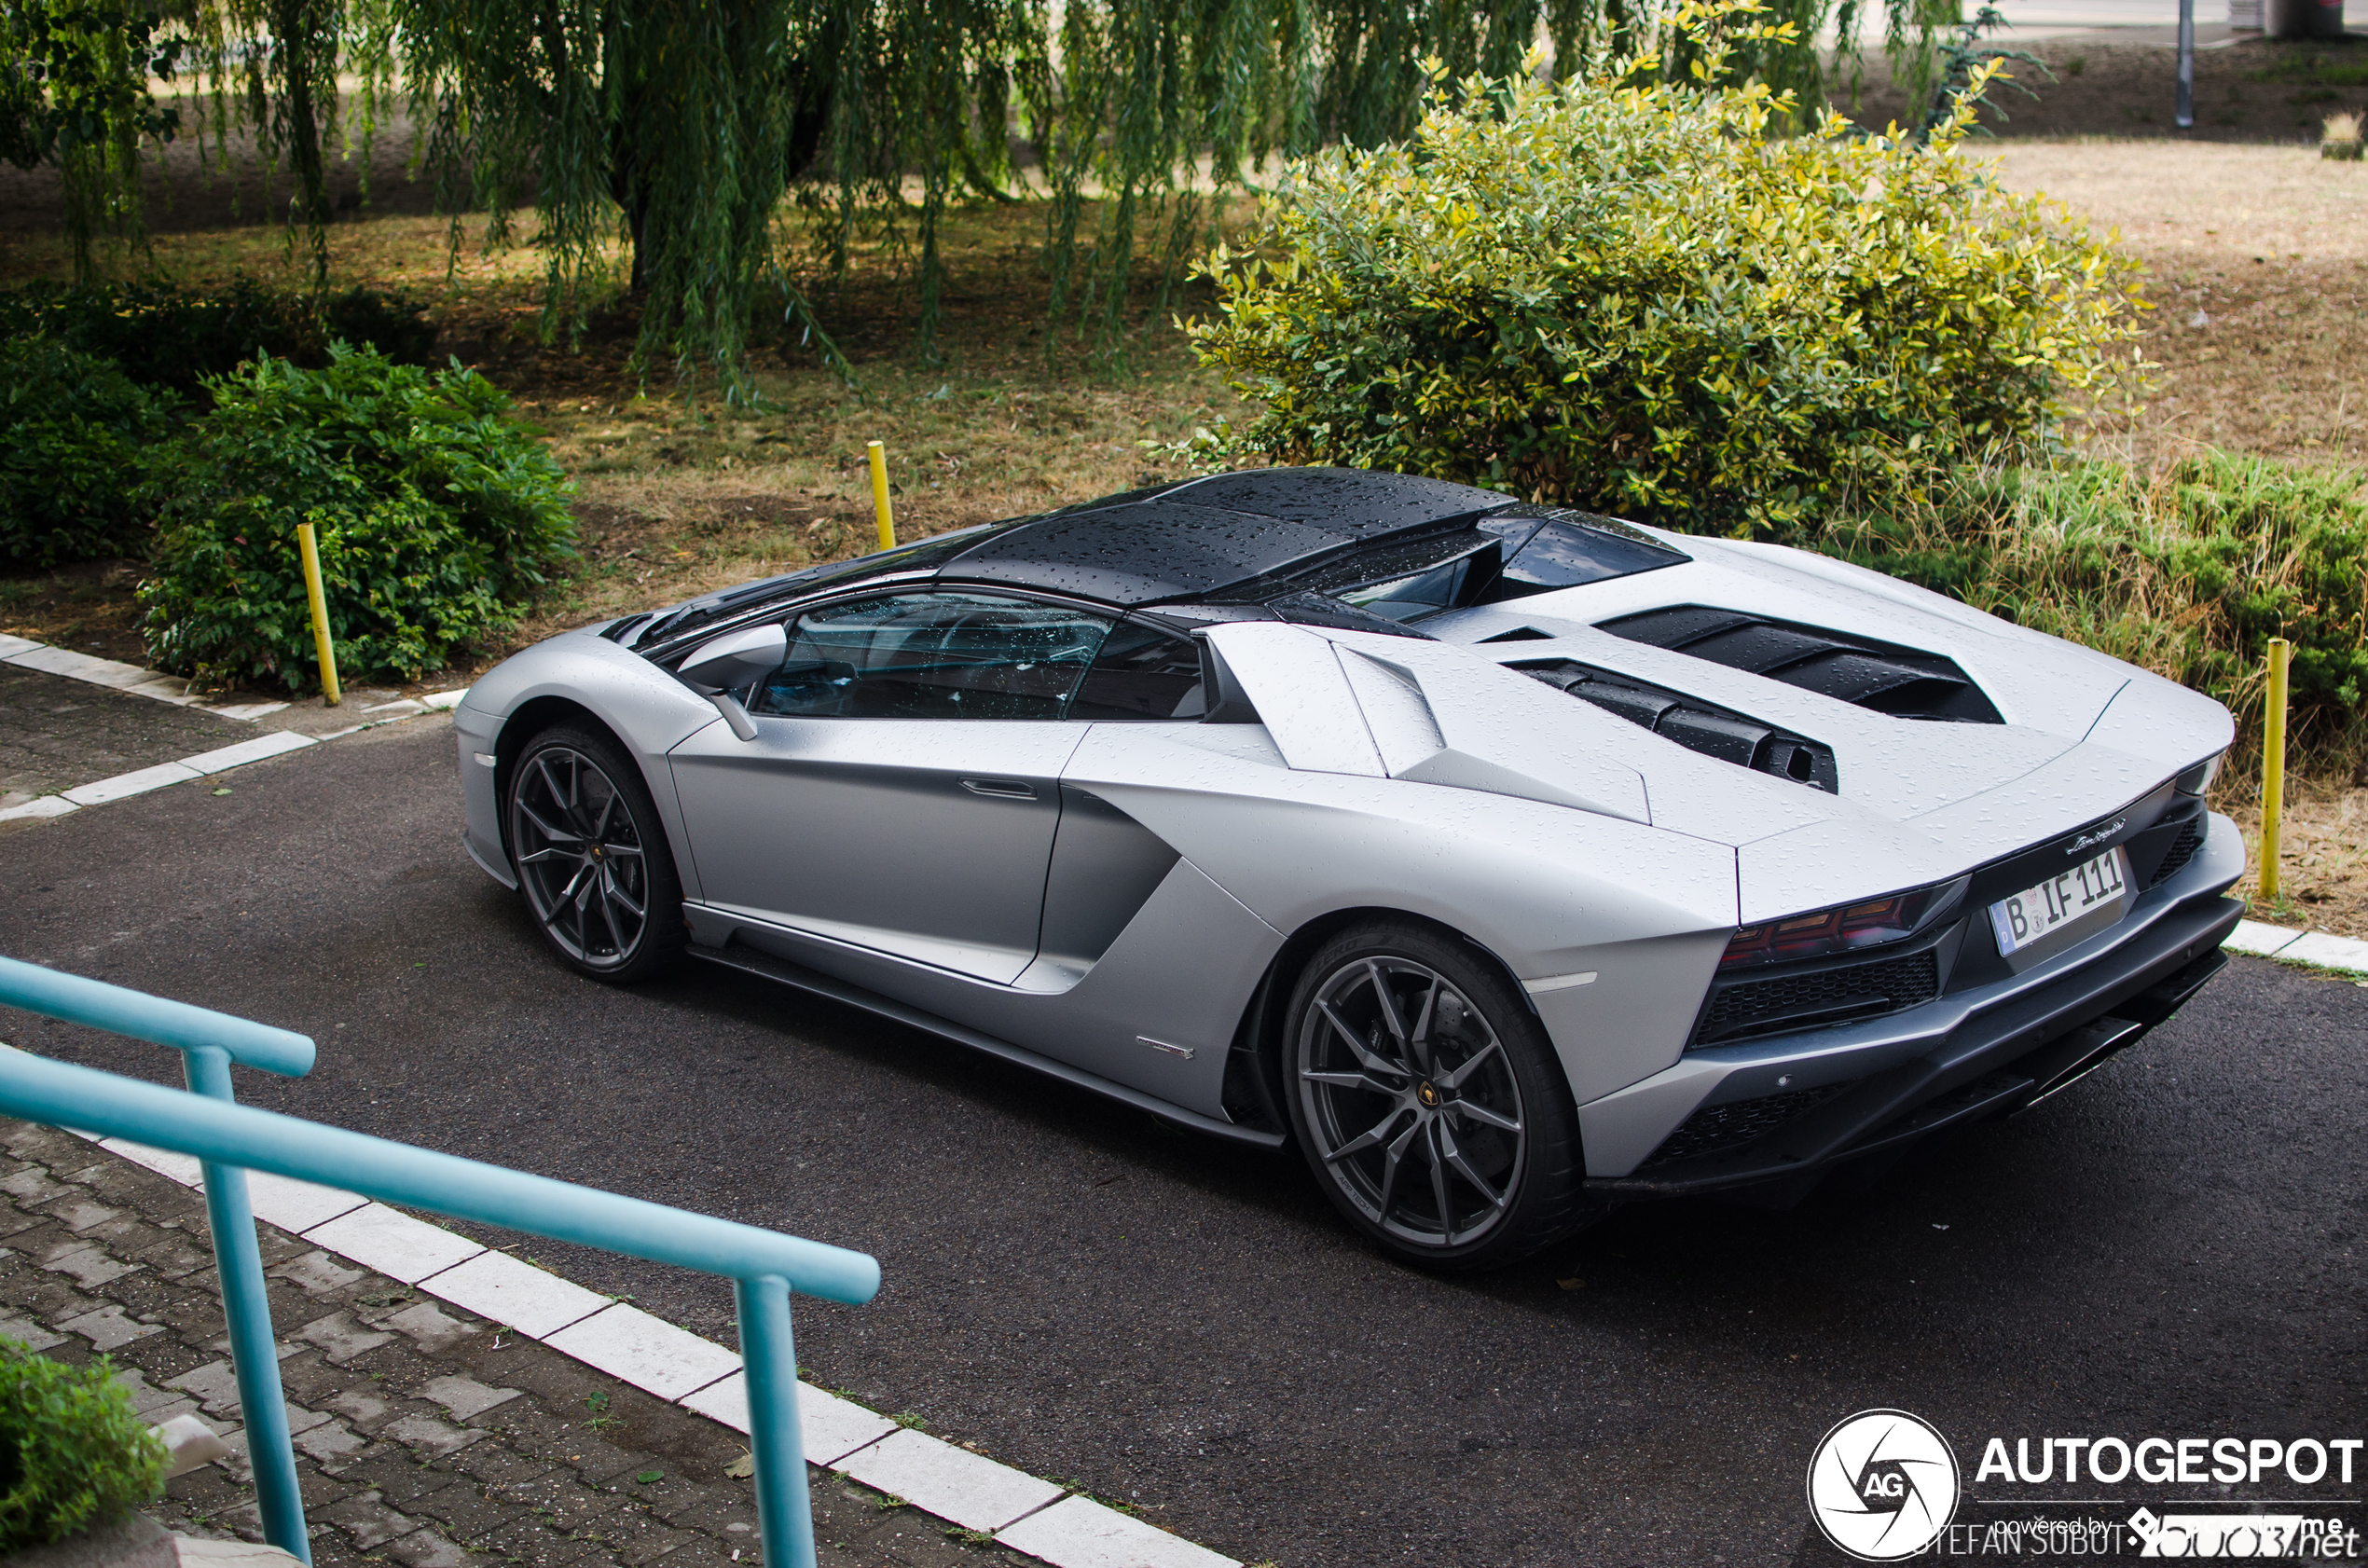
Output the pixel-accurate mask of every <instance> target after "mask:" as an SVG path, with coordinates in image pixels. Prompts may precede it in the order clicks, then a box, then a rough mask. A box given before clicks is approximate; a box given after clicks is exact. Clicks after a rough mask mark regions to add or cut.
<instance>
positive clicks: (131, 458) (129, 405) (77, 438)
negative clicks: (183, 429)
mask: <svg viewBox="0 0 2368 1568" xmlns="http://www.w3.org/2000/svg"><path fill="white" fill-rule="evenodd" d="M175 402H176V400H175V399H173V398H172V396H171V395H170V394H166V395H158V394H157V393H155V392H150V391H149V390H148V389H146V388H145V387H142V386H140V385H139V384H138V383H136V382H134V381H133V380H132V379H131V378H130V377H128V376H126V375H124V373H123V372H122V371H121V370H120V369H119V368H117V365H116V364H115V362H114V361H112V360H106V359H101V358H98V357H97V356H95V355H91V354H86V353H82V352H79V351H76V350H74V349H71V348H68V347H67V346H66V345H65V344H63V343H61V342H59V341H58V340H57V339H55V338H53V337H47V336H36V337H0V564H5V566H6V568H7V569H9V570H14V571H24V570H26V569H28V568H49V567H56V566H60V565H62V564H65V563H67V562H71V561H87V560H98V559H104V558H107V557H117V556H127V555H135V554H138V553H140V552H141V551H142V550H143V549H144V548H145V543H146V539H145V535H146V531H147V527H148V522H149V519H150V518H151V516H153V515H154V512H155V500H154V493H153V485H152V479H153V477H154V475H155V474H156V472H157V469H156V461H155V453H156V449H157V447H158V446H159V445H160V444H161V443H163V442H164V441H166V440H167V439H168V438H169V436H170V435H171V433H172V427H173V410H174V404H175Z"/></svg>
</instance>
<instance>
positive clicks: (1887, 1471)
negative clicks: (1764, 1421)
mask: <svg viewBox="0 0 2368 1568" xmlns="http://www.w3.org/2000/svg"><path fill="white" fill-rule="evenodd" d="M1958 1485H1959V1482H1958V1475H1957V1456H1956V1455H1955V1454H1954V1453H1952V1452H1950V1451H1949V1448H1948V1439H1947V1438H1946V1437H1942V1436H1941V1435H1940V1434H1939V1433H1938V1432H1936V1431H1934V1429H1933V1427H1932V1425H1931V1424H1929V1423H1927V1422H1925V1421H1922V1420H1921V1419H1920V1418H1918V1417H1916V1416H1912V1415H1909V1414H1908V1413H1907V1411H1906V1410H1861V1411H1859V1412H1858V1413H1857V1414H1856V1415H1854V1416H1852V1417H1851V1418H1849V1419H1848V1420H1847V1421H1844V1422H1842V1423H1841V1424H1839V1425H1838V1426H1836V1427H1835V1428H1834V1429H1833V1430H1832V1431H1830V1432H1828V1433H1826V1434H1825V1437H1824V1441H1823V1442H1821V1443H1819V1444H1818V1445H1817V1452H1816V1454H1815V1455H1814V1456H1813V1457H1811V1458H1810V1462H1809V1511H1810V1517H1812V1518H1813V1519H1815V1520H1817V1528H1818V1529H1820V1530H1822V1531H1824V1533H1825V1539H1827V1540H1829V1541H1831V1542H1833V1543H1834V1545H1836V1546H1837V1547H1840V1548H1841V1549H1842V1550H1844V1551H1846V1552H1848V1553H1849V1554H1850V1555H1851V1556H1852V1557H1854V1558H1857V1559H1858V1560H1859V1561H1862V1562H1896V1561H1900V1560H1901V1559H1902V1558H1907V1557H1913V1556H1915V1555H1916V1554H1917V1553H1919V1552H1921V1551H1922V1550H1923V1549H1924V1548H1925V1547H1928V1546H1930V1545H1932V1543H1933V1542H1934V1540H1936V1539H1937V1538H1938V1537H1939V1535H1940V1533H1941V1532H1942V1531H1944V1530H1946V1529H1948V1520H1949V1519H1950V1517H1951V1516H1952V1515H1954V1514H1955V1513H1956V1512H1957V1493H1958Z"/></svg>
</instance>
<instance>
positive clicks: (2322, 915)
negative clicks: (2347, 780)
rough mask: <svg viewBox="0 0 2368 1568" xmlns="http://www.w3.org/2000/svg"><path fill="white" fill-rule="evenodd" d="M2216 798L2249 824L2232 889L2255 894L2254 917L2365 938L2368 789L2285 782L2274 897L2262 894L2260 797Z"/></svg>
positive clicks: (2367, 915)
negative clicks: (2262, 898) (2268, 899)
mask: <svg viewBox="0 0 2368 1568" xmlns="http://www.w3.org/2000/svg"><path fill="white" fill-rule="evenodd" d="M2252 793H2253V794H2255V795H2257V794H2258V791H2252ZM2214 804H2215V805H2218V806H2219V808H2220V809H2221V810H2223V811H2225V812H2227V813H2228V814H2229V815H2230V816H2232V817H2234V818H2236V819H2237V826H2238V827H2240V828H2242V829H2243V830H2244V832H2245V876H2244V880H2243V881H2241V882H2239V883H2237V886H2236V887H2234V888H2232V889H2230V890H2231V891H2232V892H2234V893H2235V894H2236V895H2237V897H2238V898H2242V899H2249V900H2254V901H2255V904H2254V909H2253V917H2254V918H2255V919H2259V920H2268V921H2272V922H2275V923H2276V924H2279V925H2281V926H2307V927H2309V928H2311V929H2313V930H2320V931H2333V932H2334V934H2335V935H2337V936H2345V937H2355V938H2359V939H2361V940H2362V941H2368V789H2362V788H2360V787H2359V786H2357V785H2343V784H2337V783H2334V782H2333V781H2330V780H2326V779H2317V780H2312V779H2304V778H2296V779H2292V780H2290V781H2289V782H2288V784H2287V799H2286V808H2285V827H2284V829H2283V831H2281V832H2279V841H2280V844H2281V846H2282V848H2281V851H2280V853H2279V857H2278V873H2279V881H2280V882H2281V883H2282V884H2283V888H2282V893H2283V896H2282V897H2281V898H2279V900H2278V901H2276V902H2274V903H2261V902H2259V901H2258V900H2259V895H2260V891H2261V803H2260V801H2259V800H2258V799H2257V798H2256V799H2249V800H2244V801H2229V802H2218V801H2216V802H2215V803H2214Z"/></svg>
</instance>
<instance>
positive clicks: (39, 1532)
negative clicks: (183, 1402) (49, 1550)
mask: <svg viewBox="0 0 2368 1568" xmlns="http://www.w3.org/2000/svg"><path fill="white" fill-rule="evenodd" d="M168 1463H169V1459H168V1456H167V1454H166V1452H165V1447H164V1444H163V1443H162V1442H160V1441H159V1440H158V1438H157V1437H156V1435H155V1433H153V1432H152V1431H150V1430H149V1428H148V1425H147V1424H146V1423H145V1422H144V1421H142V1420H141V1419H140V1418H139V1416H138V1415H137V1414H136V1413H135V1412H134V1411H133V1410H132V1409H131V1396H130V1395H129V1394H127V1393H125V1392H124V1389H123V1385H122V1384H120V1383H118V1382H116V1381H115V1367H114V1365H113V1363H111V1362H109V1361H108V1359H107V1358H106V1357H105V1356H103V1355H102V1356H100V1357H99V1358H98V1359H97V1360H96V1361H94V1362H92V1363H90V1364H89V1366H85V1367H69V1366H67V1365H65V1364H64V1363H62V1362H58V1361H51V1360H49V1359H48V1357H46V1356H40V1355H34V1354H33V1353H32V1352H31V1351H28V1350H26V1349H25V1348H24V1347H23V1346H22V1345H21V1344H19V1343H17V1342H16V1341H13V1340H5V1339H0V1557H7V1556H10V1555H13V1554H14V1553H17V1552H20V1551H23V1550H26V1549H27V1548H29V1547H41V1546H48V1545H49V1544H50V1543H52V1542H55V1541H62V1540H64V1539H65V1538H66V1537H68V1536H70V1535H75V1534H80V1533H81V1532H83V1531H85V1530H88V1529H90V1528H91V1527H93V1526H96V1525H103V1524H107V1523H111V1522H113V1521H114V1520H117V1519H119V1518H121V1517H122V1516H123V1515H125V1514H127V1513H129V1512H131V1510H132V1509H133V1508H136V1507H138V1506H140V1505H141V1504H143V1503H145V1502H147V1501H149V1500H150V1499H151V1498H154V1497H156V1496H157V1495H158V1493H159V1492H162V1491H163V1489H164V1472H165V1469H166V1466H167V1465H168Z"/></svg>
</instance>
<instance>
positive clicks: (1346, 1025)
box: [1284, 922, 1590, 1271]
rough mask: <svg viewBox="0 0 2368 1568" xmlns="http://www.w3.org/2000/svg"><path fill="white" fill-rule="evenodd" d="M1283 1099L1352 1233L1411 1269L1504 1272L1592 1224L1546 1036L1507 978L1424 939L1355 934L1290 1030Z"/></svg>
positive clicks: (1340, 943)
mask: <svg viewBox="0 0 2368 1568" xmlns="http://www.w3.org/2000/svg"><path fill="white" fill-rule="evenodd" d="M1285 1019H1286V1024H1285V1027H1286V1034H1285V1037H1284V1069H1285V1071H1284V1078H1285V1090H1286V1093H1285V1099H1286V1102H1287V1105H1288V1107H1289V1112H1290V1118H1291V1125H1292V1130H1293V1132H1294V1133H1296V1134H1297V1135H1298V1139H1299V1145H1300V1148H1301V1150H1302V1151H1303V1152H1304V1153H1305V1154H1306V1156H1307V1162H1308V1165H1309V1166H1310V1168H1311V1169H1313V1170H1314V1172H1315V1179H1316V1182H1317V1183H1318V1184H1319V1185H1320V1186H1321V1187H1322V1188H1323V1189H1324V1191H1325V1195H1326V1196H1328V1197H1329V1198H1330V1199H1331V1200H1332V1203H1333V1204H1334V1205H1335V1206H1336V1207H1338V1208H1339V1209H1340V1211H1341V1213H1342V1215H1343V1216H1345V1217H1347V1219H1348V1221H1349V1223H1350V1224H1352V1225H1354V1226H1356V1229H1357V1230H1359V1231H1363V1232H1364V1233H1365V1234H1366V1235H1367V1236H1369V1237H1370V1238H1371V1239H1372V1240H1374V1241H1375V1242H1378V1243H1379V1244H1380V1245H1382V1246H1383V1247H1384V1249H1385V1250H1387V1251H1388V1252H1390V1253H1392V1254H1394V1255H1395V1256H1397V1258H1399V1259H1404V1260H1405V1261H1407V1262H1410V1263H1414V1264H1418V1265H1420V1266H1422V1267H1425V1268H1431V1269H1443V1270H1452V1271H1466V1270H1476V1269H1485V1268H1493V1267H1497V1266H1500V1265H1502V1264H1506V1263H1509V1262H1512V1261H1514V1260H1515V1259H1519V1258H1521V1257H1524V1256H1526V1255H1527V1254H1529V1253H1532V1252H1535V1251H1536V1250H1537V1249H1538V1248H1540V1247H1543V1246H1546V1245H1550V1244H1551V1243H1553V1242H1555V1241H1558V1240H1560V1239H1562V1238H1563V1237H1564V1236H1566V1235H1568V1234H1570V1233H1571V1232H1572V1231H1575V1230H1576V1229H1578V1227H1579V1226H1580V1225H1581V1224H1582V1223H1583V1222H1584V1220H1585V1219H1586V1218H1587V1217H1588V1216H1589V1213H1590V1205H1588V1204H1587V1203H1586V1202H1585V1200H1584V1199H1583V1197H1582V1194H1581V1191H1580V1187H1579V1183H1580V1180H1581V1178H1582V1177H1583V1176H1584V1174H1585V1166H1584V1163H1583V1162H1582V1161H1581V1159H1580V1155H1579V1135H1578V1115H1577V1111H1576V1108H1575V1107H1573V1106H1572V1103H1571V1096H1570V1089H1569V1086H1568V1083H1567V1081H1566V1080H1564V1079H1563V1070H1562V1066H1561V1064H1560V1063H1559V1062H1558V1061H1557V1060H1556V1059H1555V1056H1554V1052H1553V1049H1552V1046H1551V1044H1550V1042H1549V1040H1548V1039H1547V1038H1546V1031H1545V1029H1544V1028H1543V1027H1542V1026H1541V1025H1539V1024H1538V1022H1537V1018H1536V1015H1535V1014H1534V1013H1533V1012H1531V1011H1530V1010H1529V1009H1528V1008H1527V1007H1526V1006H1524V1005H1523V1003H1522V999H1521V997H1520V996H1519V995H1518V994H1517V993H1516V992H1515V991H1514V989H1513V987H1512V985H1511V983H1509V982H1508V981H1507V980H1506V979H1505V978H1504V976H1503V975H1501V974H1499V973H1498V972H1497V971H1496V970H1495V969H1494V966H1493V965H1490V964H1487V963H1486V962H1484V961H1483V960H1481V959H1480V957H1479V956H1477V955H1475V954H1473V953H1472V952H1471V951H1470V949H1469V948H1467V947H1466V945H1465V944H1464V943H1462V942H1459V941H1457V940H1455V939H1454V938H1452V937H1450V936H1448V935H1446V934H1444V933H1440V932H1436V931H1433V930H1430V929H1428V928H1424V927H1419V926H1414V925H1411V924H1397V923H1380V922H1376V923H1374V924H1370V925H1363V926H1358V927H1355V928H1351V929H1349V930H1346V931H1343V932H1342V933H1341V934H1340V935H1339V936H1337V937H1335V938H1333V939H1332V940H1331V941H1330V942H1327V943H1326V944H1325V945H1324V947H1323V948H1322V949H1321V950H1319V951H1318V952H1317V953H1316V955H1315V957H1314V958H1313V959H1311V960H1310V961H1309V963H1308V965H1307V968H1306V969H1305V970H1303V971H1302V972H1301V976H1300V980H1299V983H1298V985H1297V986H1296V987H1295V988H1294V989H1293V991H1292V994H1291V1001H1290V1007H1289V1010H1288V1011H1287V1013H1286V1015H1285Z"/></svg>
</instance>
